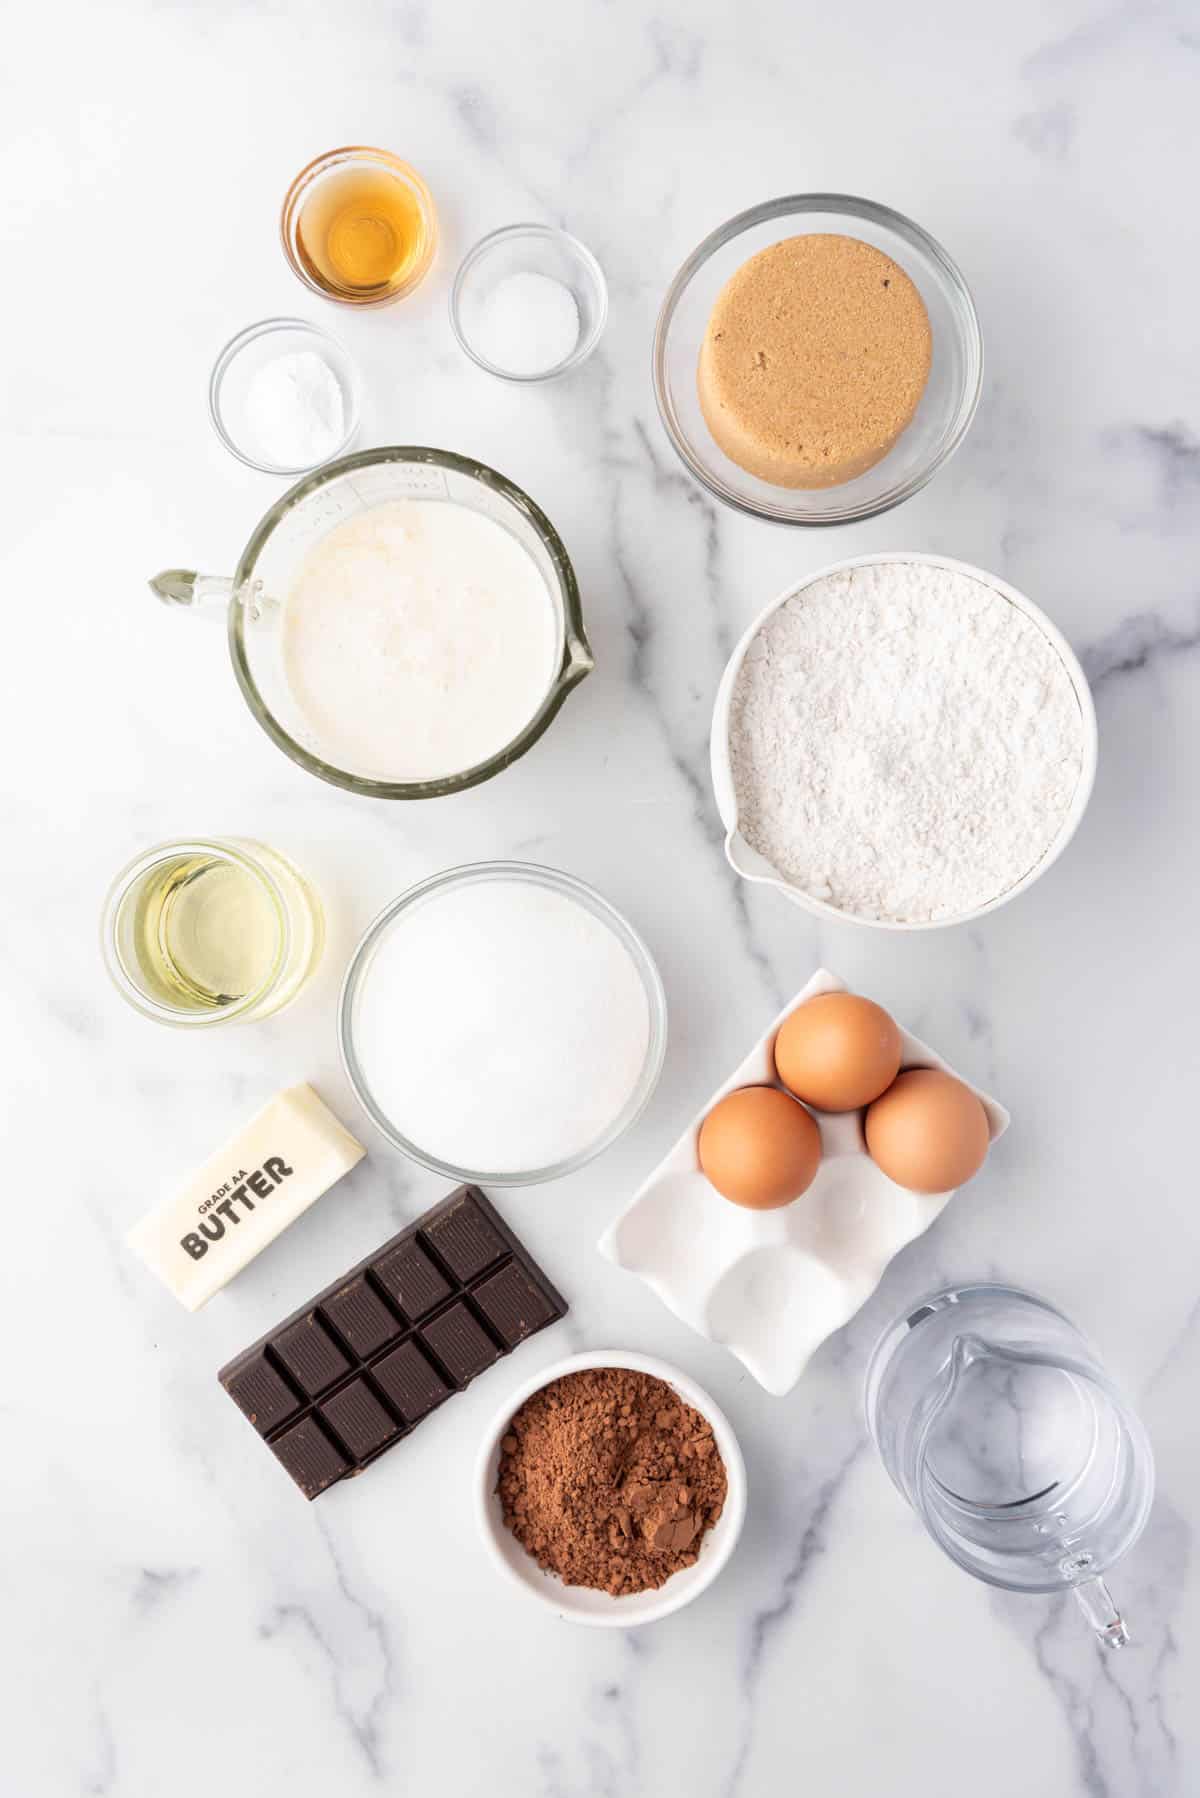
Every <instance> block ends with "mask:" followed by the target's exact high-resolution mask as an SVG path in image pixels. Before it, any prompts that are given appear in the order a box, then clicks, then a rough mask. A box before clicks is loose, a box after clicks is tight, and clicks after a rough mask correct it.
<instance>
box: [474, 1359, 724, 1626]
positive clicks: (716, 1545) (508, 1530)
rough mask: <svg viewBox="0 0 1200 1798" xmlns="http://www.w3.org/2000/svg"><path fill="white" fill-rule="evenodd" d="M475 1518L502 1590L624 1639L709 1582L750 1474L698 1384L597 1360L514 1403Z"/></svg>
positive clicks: (483, 1471) (481, 1467) (560, 1372)
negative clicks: (504, 1585) (511, 1585)
mask: <svg viewBox="0 0 1200 1798" xmlns="http://www.w3.org/2000/svg"><path fill="white" fill-rule="evenodd" d="M476 1510H477V1515H478V1519H479V1528H480V1534H481V1535H482V1537H483V1541H484V1543H485V1545H486V1547H487V1549H488V1551H489V1553H490V1554H491V1557H492V1559H493V1560H494V1561H495V1563H496V1565H497V1566H498V1567H499V1569H500V1571H501V1573H502V1574H503V1575H504V1576H505V1577H506V1578H507V1579H510V1580H512V1581H513V1582H515V1584H517V1585H519V1586H520V1587H522V1589H523V1590H524V1591H526V1592H528V1593H529V1594H530V1595H531V1596H532V1597H534V1598H536V1599H538V1600H539V1601H540V1602H541V1603H542V1604H544V1605H546V1606H548V1607H549V1608H550V1609H551V1610H553V1611H555V1612H556V1613H557V1614H558V1615H559V1616H560V1617H565V1618H567V1619H568V1620H569V1621H570V1622H572V1623H586V1624H593V1625H597V1626H600V1627H607V1628H612V1629H629V1628H631V1627H634V1626H636V1625H639V1624H643V1623H653V1622H655V1621H656V1619H658V1618H659V1617H666V1616H669V1615H670V1613H671V1612H672V1611H678V1610H681V1609H682V1607H683V1606H684V1605H686V1604H690V1603H691V1602H692V1600H693V1599H694V1598H698V1597H699V1596H700V1594H701V1592H703V1591H704V1590H705V1589H706V1587H708V1586H710V1585H711V1584H712V1582H713V1580H714V1579H716V1577H717V1575H718V1574H719V1573H720V1572H721V1569H722V1568H723V1567H724V1565H725V1563H726V1562H727V1561H728V1559H729V1557H730V1555H731V1554H732V1553H733V1550H734V1548H735V1546H736V1544H737V1539H738V1536H739V1535H740V1534H741V1528H742V1523H743V1520H744V1518H745V1515H746V1469H745V1464H744V1462H743V1460H742V1454H741V1450H740V1448H739V1447H738V1443H737V1438H736V1436H735V1435H734V1433H733V1430H732V1428H731V1426H730V1424H729V1421H728V1419H727V1418H726V1417H725V1414H724V1413H723V1412H722V1410H721V1409H720V1407H719V1406H718V1405H717V1404H715V1403H714V1401H713V1400H712V1399H711V1398H710V1397H709V1395H708V1393H707V1392H705V1391H704V1389H703V1388H702V1387H700V1386H698V1385H697V1384H696V1382H695V1381H694V1380H690V1379H688V1377H687V1375H686V1374H683V1373H680V1371H679V1370H678V1368H675V1367H672V1366H670V1365H669V1363H667V1362H665V1361H658V1360H656V1359H654V1357H652V1356H650V1355H637V1354H627V1353H626V1352H624V1351H623V1350H619V1349H596V1350H594V1351H591V1352H590V1353H588V1354H583V1355H572V1356H570V1357H569V1358H568V1359H567V1360H565V1361H558V1362H555V1363H554V1364H553V1365H552V1366H550V1367H548V1368H546V1369H544V1370H543V1371H542V1372H541V1373H539V1374H537V1375H535V1376H534V1378H533V1379H531V1380H528V1381H527V1382H526V1383H525V1384H524V1385H523V1386H520V1387H518V1388H517V1390H516V1391H515V1392H514V1393H512V1394H510V1396H509V1397H508V1399H507V1400H506V1401H505V1403H504V1406H503V1408H502V1409H501V1410H500V1411H499V1412H498V1413H497V1415H496V1417H495V1419H494V1421H493V1423H492V1425H491V1427H490V1429H489V1430H488V1431H487V1433H486V1434H485V1436H484V1439H483V1445H482V1448H481V1451H480V1455H479V1460H478V1464H477V1468H476Z"/></svg>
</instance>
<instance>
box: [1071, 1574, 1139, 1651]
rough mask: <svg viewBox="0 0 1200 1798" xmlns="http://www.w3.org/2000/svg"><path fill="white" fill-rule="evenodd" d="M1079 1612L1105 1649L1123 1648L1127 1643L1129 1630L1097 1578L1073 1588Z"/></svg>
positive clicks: (1109, 1594)
mask: <svg viewBox="0 0 1200 1798" xmlns="http://www.w3.org/2000/svg"><path fill="white" fill-rule="evenodd" d="M1072 1590H1073V1591H1074V1593H1075V1598H1076V1601H1077V1602H1078V1605H1079V1608H1080V1610H1081V1611H1082V1612H1083V1614H1084V1616H1085V1617H1086V1618H1087V1620H1088V1622H1089V1623H1090V1624H1091V1626H1092V1628H1093V1629H1094V1630H1095V1632H1096V1634H1097V1635H1098V1636H1099V1638H1100V1640H1101V1641H1102V1642H1103V1643H1104V1646H1105V1647H1106V1648H1124V1647H1125V1645H1126V1644H1127V1642H1128V1641H1129V1628H1128V1626H1127V1624H1126V1622H1125V1619H1124V1617H1122V1615H1121V1613H1120V1611H1118V1609H1117V1607H1116V1605H1115V1604H1114V1603H1113V1595H1112V1593H1111V1592H1110V1591H1109V1589H1108V1587H1107V1586H1106V1585H1105V1583H1104V1581H1103V1580H1102V1579H1100V1578H1099V1576H1097V1577H1096V1578H1094V1579H1088V1580H1084V1581H1083V1583H1082V1585H1079V1586H1074V1587H1073V1588H1072Z"/></svg>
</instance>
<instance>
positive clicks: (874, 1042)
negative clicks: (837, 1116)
mask: <svg viewBox="0 0 1200 1798" xmlns="http://www.w3.org/2000/svg"><path fill="white" fill-rule="evenodd" d="M900 1052H901V1042H900V1032H899V1031H898V1030H897V1028H896V1026H895V1024H894V1023H893V1022H892V1020H891V1018H890V1017H889V1016H888V1014H887V1012H886V1011H884V1009H883V1007H882V1006H881V1005H876V1004H875V1003H874V1002H873V1001H872V1000H871V999H860V998H859V996H858V994H857V993H818V994H817V996H816V998H814V999H806V1000H805V1001H804V1004H803V1005H799V1006H797V1007H796V1010H795V1011H794V1012H793V1013H792V1015H791V1016H790V1017H788V1018H785V1019H784V1020H783V1023H782V1024H781V1025H780V1026H779V1030H778V1033H777V1034H776V1037H775V1068H776V1071H777V1073H778V1075H779V1078H780V1079H781V1080H782V1081H783V1084H784V1085H785V1086H786V1087H787V1089H788V1091H789V1092H793V1093H795V1095H796V1097H797V1098H798V1099H803V1100H804V1102H805V1104H806V1105H815V1106H816V1108H817V1110H818V1111H857V1110H858V1108H859V1106H860V1105H869V1104H870V1103H871V1100H872V1099H877V1098H878V1097H879V1095H880V1093H881V1092H885V1091H886V1090H887V1088H888V1087H889V1086H890V1085H891V1084H892V1081H893V1080H894V1079H895V1078H896V1075H897V1074H898V1073H899V1071H900Z"/></svg>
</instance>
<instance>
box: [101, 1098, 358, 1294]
mask: <svg viewBox="0 0 1200 1798" xmlns="http://www.w3.org/2000/svg"><path fill="white" fill-rule="evenodd" d="M365 1154H366V1150H365V1149H364V1148H363V1146H362V1144H361V1143H360V1142H356V1141H355V1139H354V1138H353V1137H352V1136H351V1134H350V1132H349V1131H348V1130H347V1129H345V1128H344V1127H343V1125H341V1124H340V1123H339V1122H338V1120H337V1118H335V1117H334V1115H333V1113H332V1112H331V1111H330V1110H329V1108H328V1106H327V1105H325V1104H324V1103H323V1101H322V1100H321V1099H319V1098H318V1097H317V1095H316V1093H315V1092H314V1091H313V1089H312V1087H311V1086H289V1087H288V1088H287V1089H286V1091H284V1092H281V1093H277V1094H276V1096H275V1097H274V1098H273V1099H272V1100H271V1102H270V1104H269V1105H265V1106H264V1107H263V1109H262V1110H261V1111H260V1112H259V1113H258V1115H257V1116H256V1117H253V1118H251V1120H250V1122H249V1123H248V1124H247V1125H246V1127H245V1129H244V1130H241V1131H240V1132H239V1133H238V1135H237V1136H235V1137H234V1139H233V1141H232V1142H230V1143H228V1144H226V1146H225V1147H224V1148H223V1149H219V1150H218V1151H217V1153H216V1154H215V1155H214V1156H212V1158H211V1159H210V1160H208V1161H206V1162H205V1164H204V1166H203V1167H202V1168H201V1169H200V1170H199V1172H198V1173H196V1174H194V1175H193V1177H192V1178H191V1179H190V1180H189V1181H188V1182H187V1184H186V1185H185V1186H183V1187H182V1188H181V1189H180V1190H179V1191H178V1192H177V1193H176V1194H175V1195H174V1196H173V1197H172V1198H169V1199H167V1200H165V1201H164V1202H163V1204H161V1205H159V1206H158V1207H157V1209H156V1210H154V1211H152V1212H151V1213H150V1215H149V1216H148V1217H144V1218H143V1219H142V1221H141V1223H140V1224H137V1225H135V1227H134V1228H133V1229H132V1230H131V1231H130V1232H129V1235H128V1237H127V1238H126V1241H127V1242H128V1243H129V1246H130V1248H131V1249H133V1250H134V1252H135V1253H136V1254H138V1255H140V1256H141V1258H142V1260H143V1261H144V1262H145V1263H146V1266H147V1267H149V1268H150V1269H152V1271H153V1272H154V1273H156V1274H157V1275H158V1277H159V1279H160V1280H161V1281H162V1282H163V1284H164V1285H165V1286H167V1287H169V1288H170V1290H171V1291H172V1292H173V1293H174V1294H175V1297H176V1298H177V1299H178V1300H179V1302H180V1304H181V1305H185V1306H186V1307H187V1309H188V1310H189V1311H198V1310H199V1309H200V1307H201V1305H204V1304H207V1302H208V1300H209V1299H210V1298H211V1297H212V1295H213V1293H214V1292H219V1291H220V1289H221V1287H222V1286H224V1285H225V1284H226V1282H227V1281H229V1280H232V1278H233V1276H234V1275H235V1274H238V1273H240V1272H241V1271H242V1269H243V1268H244V1267H245V1266H246V1264H247V1262H249V1261H253V1259H254V1257H255V1256H256V1255H257V1254H258V1253H259V1251H260V1250H261V1249H265V1248H266V1246H267V1244H268V1243H269V1242H274V1240H275V1238H276V1237H277V1236H278V1235H279V1233H280V1231H281V1230H286V1229H287V1227H288V1225H289V1224H290V1223H294V1222H295V1220H296V1218H298V1217H300V1216H301V1215H302V1214H303V1213H304V1212H305V1211H307V1210H308V1208H309V1206H310V1205H311V1204H313V1203H314V1202H315V1201H316V1200H317V1199H319V1198H320V1196H321V1194H322V1193H323V1192H327V1191H328V1189H329V1188H330V1187H331V1186H332V1185H333V1183H334V1181H335V1180H340V1179H341V1177H342V1175H343V1174H348V1173H349V1171H350V1169H351V1168H352V1167H354V1166H355V1164H356V1163H357V1162H359V1161H361V1160H362V1158H363V1156H364V1155H365Z"/></svg>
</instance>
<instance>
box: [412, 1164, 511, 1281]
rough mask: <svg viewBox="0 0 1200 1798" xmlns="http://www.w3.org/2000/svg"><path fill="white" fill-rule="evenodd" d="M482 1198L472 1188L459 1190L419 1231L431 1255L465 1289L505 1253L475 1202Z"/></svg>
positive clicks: (501, 1241)
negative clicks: (432, 1253)
mask: <svg viewBox="0 0 1200 1798" xmlns="http://www.w3.org/2000/svg"><path fill="white" fill-rule="evenodd" d="M482 1197H483V1195H482V1193H479V1194H478V1196H477V1195H476V1190H475V1189H474V1188H473V1187H470V1186H464V1187H462V1188H461V1191H460V1194H456V1195H455V1197H454V1199H453V1201H452V1202H451V1201H448V1202H447V1209H446V1210H445V1211H444V1212H443V1213H442V1215H441V1216H440V1217H437V1218H434V1219H433V1220H432V1221H431V1222H430V1223H427V1224H426V1225H425V1227H424V1230H423V1231H422V1235H423V1236H424V1238H425V1240H426V1242H427V1243H429V1245H430V1246H431V1248H432V1249H433V1251H434V1253H435V1254H436V1255H437V1256H438V1257H439V1259H440V1260H442V1261H444V1262H445V1264H446V1266H447V1267H448V1268H449V1269H450V1272H451V1273H452V1274H453V1275H454V1277H455V1278H456V1279H457V1280H461V1281H462V1283H463V1284H464V1285H465V1284H466V1282H467V1281H468V1280H473V1279H474V1278H475V1275H476V1274H481V1273H482V1272H483V1270H484V1268H485V1267H490V1266H491V1264H492V1262H493V1261H496V1260H498V1259H499V1257H500V1256H501V1255H502V1254H503V1253H504V1238H503V1237H502V1236H501V1234H500V1232H499V1231H498V1230H496V1229H493V1227H492V1225H491V1223H490V1221H489V1220H488V1217H487V1215H486V1213H485V1212H484V1210H483V1207H482V1206H481V1205H480V1204H479V1202H478V1201H479V1199H480V1198H482ZM493 1215H494V1214H493Z"/></svg>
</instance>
